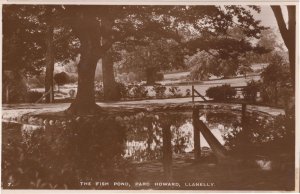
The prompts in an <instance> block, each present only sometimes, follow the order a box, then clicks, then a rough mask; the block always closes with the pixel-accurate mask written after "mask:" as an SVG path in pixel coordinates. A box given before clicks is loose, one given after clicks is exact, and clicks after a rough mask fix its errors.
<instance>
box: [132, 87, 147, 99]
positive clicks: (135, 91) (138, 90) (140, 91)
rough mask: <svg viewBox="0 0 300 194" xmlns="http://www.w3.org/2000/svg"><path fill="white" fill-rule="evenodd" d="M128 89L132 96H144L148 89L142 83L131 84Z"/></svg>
mask: <svg viewBox="0 0 300 194" xmlns="http://www.w3.org/2000/svg"><path fill="white" fill-rule="evenodd" d="M130 91H131V92H132V95H133V97H134V98H146V97H147V95H148V90H147V89H146V87H145V86H142V85H133V86H131V89H130Z"/></svg>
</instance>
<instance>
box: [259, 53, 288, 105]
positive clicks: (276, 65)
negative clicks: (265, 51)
mask: <svg viewBox="0 0 300 194" xmlns="http://www.w3.org/2000/svg"><path fill="white" fill-rule="evenodd" d="M286 66H287V65H286V62H285V61H284V59H283V58H282V57H281V56H280V55H277V54H275V55H273V57H272V59H271V62H270V64H269V65H268V66H267V67H266V68H265V70H264V71H263V72H262V74H261V77H262V79H263V84H264V85H265V86H266V89H268V88H270V89H271V92H269V93H273V94H274V95H272V96H273V98H274V103H275V105H277V103H278V90H279V87H286V86H287V85H286V84H287V83H289V78H290V75H289V72H287V71H286Z"/></svg>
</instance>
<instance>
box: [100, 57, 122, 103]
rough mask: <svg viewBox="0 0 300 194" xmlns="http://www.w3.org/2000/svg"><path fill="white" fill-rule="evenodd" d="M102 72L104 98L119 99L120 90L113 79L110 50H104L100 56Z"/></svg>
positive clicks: (106, 99)
mask: <svg viewBox="0 0 300 194" xmlns="http://www.w3.org/2000/svg"><path fill="white" fill-rule="evenodd" d="M102 72H103V90H104V100H105V101H114V100H120V92H119V90H118V87H117V84H116V81H115V75H114V63H113V59H112V56H111V52H106V53H105V55H104V56H103V58H102Z"/></svg>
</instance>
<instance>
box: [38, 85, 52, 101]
mask: <svg viewBox="0 0 300 194" xmlns="http://www.w3.org/2000/svg"><path fill="white" fill-rule="evenodd" d="M48 94H50V103H52V102H53V88H52V87H50V89H49V90H48V91H47V92H45V93H44V94H43V96H42V97H40V98H39V99H38V100H37V101H36V102H35V103H40V102H41V101H42V100H43V99H44V98H45V97H46V96H47V95H48Z"/></svg>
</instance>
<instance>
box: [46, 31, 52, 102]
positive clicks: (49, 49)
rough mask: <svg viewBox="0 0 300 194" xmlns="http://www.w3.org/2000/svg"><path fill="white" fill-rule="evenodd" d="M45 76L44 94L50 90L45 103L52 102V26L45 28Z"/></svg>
mask: <svg viewBox="0 0 300 194" xmlns="http://www.w3.org/2000/svg"><path fill="white" fill-rule="evenodd" d="M46 47H47V51H46V59H45V61H46V76H45V92H48V91H49V90H51V92H50V93H49V94H47V95H46V103H49V102H53V100H54V93H53V71H54V49H53V26H52V25H49V26H47V34H46Z"/></svg>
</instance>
